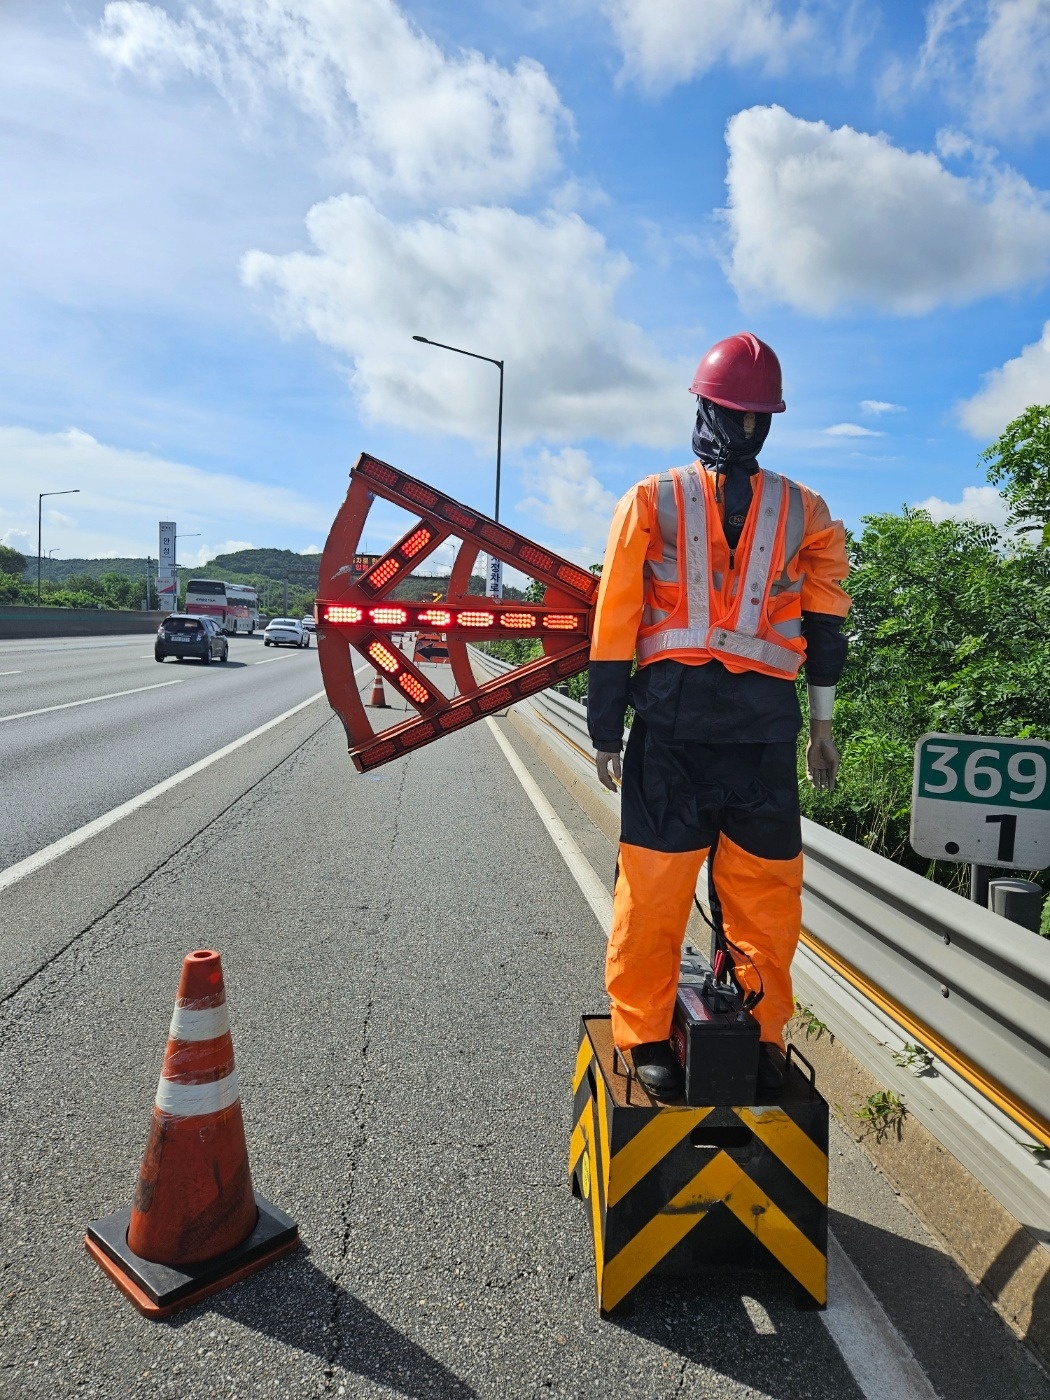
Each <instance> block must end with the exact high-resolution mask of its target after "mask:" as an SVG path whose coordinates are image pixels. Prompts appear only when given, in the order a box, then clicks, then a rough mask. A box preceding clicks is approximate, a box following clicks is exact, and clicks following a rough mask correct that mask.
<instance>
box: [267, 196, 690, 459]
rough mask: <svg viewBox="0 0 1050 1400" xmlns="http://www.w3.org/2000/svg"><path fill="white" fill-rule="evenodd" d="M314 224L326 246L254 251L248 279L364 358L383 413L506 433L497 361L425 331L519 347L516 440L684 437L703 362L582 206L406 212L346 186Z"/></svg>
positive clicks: (295, 324)
mask: <svg viewBox="0 0 1050 1400" xmlns="http://www.w3.org/2000/svg"><path fill="white" fill-rule="evenodd" d="M307 228H308V230H309V233H310V237H311V240H312V242H313V244H314V247H315V249H316V252H312V253H291V254H288V255H285V256H273V255H270V254H267V253H262V252H251V253H249V254H247V256H246V257H245V258H244V260H243V264H242V273H243V276H244V280H245V282H246V283H247V284H248V286H250V287H254V288H266V289H272V290H273V291H274V292H275V293H276V296H277V301H276V311H277V315H278V318H279V320H280V322H281V324H282V325H283V326H284V327H285V328H287V329H289V330H293V331H301V330H307V331H310V332H312V333H313V334H314V335H315V336H317V338H318V339H319V340H320V341H322V342H323V343H324V344H325V345H329V346H332V347H333V348H335V349H336V350H338V351H340V352H341V353H342V354H345V355H347V356H348V357H349V358H350V359H352V361H353V372H352V375H351V383H352V385H353V388H354V389H355V390H356V392H357V394H358V396H359V399H360V403H361V407H362V410H363V412H364V413H365V415H366V416H367V417H368V418H370V419H372V420H374V421H383V422H389V423H395V424H397V425H399V426H400V427H403V428H408V429H411V430H415V431H427V432H430V433H433V432H443V433H456V434H460V435H466V436H473V437H476V438H479V439H482V440H485V441H489V442H491V440H492V437H493V436H494V433H495V426H496V423H495V417H496V396H497V378H496V371H495V370H494V369H493V368H492V367H491V366H488V365H484V364H479V363H478V362H477V361H476V360H475V361H472V360H469V359H465V358H464V357H463V356H461V355H455V354H451V353H449V352H448V351H445V350H439V349H435V348H433V347H431V346H423V345H416V344H414V343H413V342H412V340H411V337H412V335H413V334H419V335H430V336H432V337H433V339H435V340H441V341H444V342H445V343H446V344H451V345H458V346H462V347H463V348H465V349H467V350H472V351H475V352H477V353H479V354H483V355H491V356H493V357H494V358H503V359H505V361H506V366H507V367H506V407H505V418H504V431H505V433H506V435H507V437H508V438H509V439H511V440H517V441H518V442H526V441H529V440H531V439H535V438H543V439H546V440H548V441H554V442H557V441H565V440H569V439H574V438H580V437H584V436H599V437H603V438H607V439H612V440H615V441H619V442H625V443H627V442H634V443H647V444H653V445H661V444H666V443H669V442H671V441H673V440H675V439H676V438H677V437H680V436H681V432H682V422H683V420H684V418H686V417H687V416H688V401H687V399H686V395H685V385H686V384H688V382H689V380H688V377H687V375H688V368H687V367H685V366H682V365H674V364H671V363H669V362H667V361H666V360H663V359H661V358H660V356H659V355H658V353H657V352H656V350H655V349H654V348H653V346H652V345H651V344H650V343H649V341H648V340H647V338H646V337H645V335H644V334H643V333H642V331H641V330H640V329H639V328H638V327H637V326H635V325H633V324H631V323H630V322H628V321H625V320H622V319H621V318H620V317H619V316H618V315H617V312H616V308H615V296H616V292H617V289H618V287H619V285H620V283H621V282H622V281H623V279H624V278H625V277H626V276H627V274H628V272H629V270H630V264H629V263H628V261H627V259H626V258H625V257H623V256H622V255H619V254H614V253H611V252H610V251H609V249H608V248H607V247H606V245H605V242H604V240H603V238H602V236H601V235H600V234H599V233H598V232H597V230H595V229H594V228H592V227H591V226H590V225H588V224H587V223H585V222H584V221H583V220H582V219H581V218H579V217H578V216H577V215H574V214H555V213H550V212H548V213H547V214H545V215H542V216H540V217H530V216H526V215H523V214H518V213H515V212H514V211H513V210H511V209H504V208H477V207H476V208H469V209H455V210H452V211H450V212H448V213H446V214H445V215H444V217H443V218H442V219H440V220H434V221H430V220H423V219H421V220H418V221H416V222H413V223H402V224H398V223H395V222H393V221H391V220H389V219H387V218H385V217H384V216H383V215H382V214H381V213H379V211H378V210H377V209H376V208H375V207H374V205H372V204H371V203H370V202H369V201H368V200H367V199H365V198H364V197H363V196H360V195H357V196H351V195H341V196H339V197H338V198H335V199H330V200H326V201H325V202H324V203H322V204H318V205H315V206H314V208H313V209H311V210H310V213H309V215H308V217H307Z"/></svg>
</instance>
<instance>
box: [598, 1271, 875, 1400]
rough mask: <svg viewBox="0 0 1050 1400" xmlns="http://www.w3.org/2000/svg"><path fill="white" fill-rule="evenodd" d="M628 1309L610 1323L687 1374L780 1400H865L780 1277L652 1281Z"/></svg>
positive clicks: (715, 1275) (737, 1274)
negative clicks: (672, 1358) (714, 1376)
mask: <svg viewBox="0 0 1050 1400" xmlns="http://www.w3.org/2000/svg"><path fill="white" fill-rule="evenodd" d="M755 1304H757V1305H758V1307H757V1308H756V1307H755ZM626 1309H627V1310H625V1311H617V1312H614V1313H612V1314H611V1316H610V1317H609V1318H608V1320H607V1325H612V1326H616V1327H620V1328H622V1329H623V1331H625V1332H630V1333H632V1334H633V1335H634V1336H637V1337H644V1338H645V1339H646V1340H647V1341H650V1342H654V1343H656V1345H658V1346H660V1347H664V1348H666V1349H667V1350H668V1351H671V1352H674V1353H676V1354H677V1355H678V1356H680V1357H681V1358H682V1361H683V1363H684V1364H683V1372H682V1373H683V1376H684V1375H685V1372H686V1368H687V1367H688V1366H695V1367H697V1368H698V1370H699V1371H701V1372H716V1373H718V1374H720V1375H723V1376H726V1377H727V1378H729V1379H730V1380H732V1381H735V1382H736V1383H737V1384H738V1385H740V1386H746V1387H747V1388H748V1389H749V1390H753V1391H755V1392H757V1393H759V1394H762V1395H775V1396H776V1397H777V1400H863V1392H862V1391H861V1390H860V1388H859V1387H858V1386H857V1384H856V1382H855V1381H854V1380H853V1377H852V1376H851V1375H850V1373H849V1371H848V1370H847V1368H846V1365H845V1363H844V1362H843V1361H842V1359H841V1357H840V1356H839V1354H838V1352H837V1350H836V1348H835V1346H834V1343H833V1342H832V1340H831V1338H830V1337H829V1335H828V1333H827V1331H826V1330H825V1328H824V1327H823V1325H822V1323H821V1322H820V1320H819V1318H818V1316H817V1314H816V1313H815V1312H814V1311H812V1310H811V1309H809V1308H800V1307H799V1305H798V1293H797V1291H796V1289H795V1287H794V1285H793V1284H792V1283H791V1282H790V1281H789V1280H787V1279H786V1278H784V1279H781V1278H779V1277H777V1275H776V1274H773V1273H768V1274H767V1273H762V1272H750V1271H745V1270H724V1271H723V1270H718V1271H716V1270H712V1271H711V1272H710V1273H707V1274H704V1275H702V1276H700V1277H698V1278H696V1279H695V1280H686V1279H677V1280H674V1279H666V1280H657V1279H653V1280H652V1281H651V1282H650V1283H649V1284H648V1285H646V1284H645V1283H643V1284H642V1285H641V1287H640V1289H639V1290H638V1295H636V1301H635V1303H634V1306H633V1310H631V1304H630V1302H628V1303H627V1305H626ZM704 1393H705V1394H706V1393H707V1392H706V1391H705V1392H704ZM711 1393H712V1394H713V1393H714V1392H713V1391H712V1392H711Z"/></svg>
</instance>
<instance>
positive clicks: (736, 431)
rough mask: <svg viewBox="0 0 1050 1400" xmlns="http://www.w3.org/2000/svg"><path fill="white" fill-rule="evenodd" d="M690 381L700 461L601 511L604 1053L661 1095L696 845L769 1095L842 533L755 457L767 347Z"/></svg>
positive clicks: (829, 761)
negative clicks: (805, 736)
mask: <svg viewBox="0 0 1050 1400" xmlns="http://www.w3.org/2000/svg"><path fill="white" fill-rule="evenodd" d="M690 392H691V393H693V394H695V395H696V396H697V415H696V427H695V430H694V432H693V453H694V455H695V456H696V458H697V459H698V460H697V461H696V462H694V463H692V464H690V465H689V466H686V467H676V468H673V469H672V470H670V471H666V472H661V473H659V474H657V475H654V476H650V477H647V478H646V479H645V480H644V481H641V482H639V483H638V485H637V486H634V487H632V488H631V490H629V491H628V492H627V494H626V495H625V496H624V497H623V499H622V500H621V501H620V503H619V504H618V506H617V507H616V512H615V514H614V516H613V521H612V527H611V529H610V531H609V543H608V548H607V551H606V555H605V563H604V566H603V569H602V578H601V587H600V590H599V593H598V604H597V612H596V616H595V624H594V632H593V636H592V641H591V653H590V667H589V672H588V697H587V710H588V726H589V729H590V735H591V741H592V742H593V744H594V747H595V750H596V765H597V770H598V777H599V779H600V781H601V782H602V783H603V784H604V786H606V787H607V788H610V789H612V790H614V791H615V781H614V780H618V779H620V778H621V776H622V786H621V789H620V795H621V827H620V846H619V861H618V865H617V875H616V887H615V891H614V896H613V922H612V931H611V934H610V938H609V945H608V952H607V957H606V969H605V972H606V988H607V990H608V993H609V999H610V1002H611V1010H612V1031H613V1038H614V1040H615V1042H616V1045H617V1047H618V1048H619V1049H620V1050H621V1051H623V1052H624V1053H625V1054H626V1053H627V1052H630V1056H631V1060H632V1063H633V1068H634V1072H635V1074H636V1075H637V1077H638V1078H639V1079H640V1080H641V1082H642V1083H643V1084H644V1085H645V1087H646V1088H647V1089H648V1090H649V1091H650V1093H652V1094H653V1095H654V1096H656V1097H659V1098H676V1097H677V1096H678V1095H679V1094H680V1092H681V1089H682V1078H681V1071H680V1069H679V1067H678V1062H677V1060H676V1059H675V1057H674V1054H673V1052H672V1049H671V1046H670V1041H669V1037H670V1032H671V1018H672V1015H673V1012H674V1003H675V994H676V990H677V985H678V972H679V960H680V955H681V946H682V940H683V938H684V935H685V928H686V923H687V921H688V918H689V913H690V910H691V908H692V902H693V895H694V891H695V888H696V882H697V877H698V875H699V872H700V868H701V865H702V864H703V862H704V860H705V858H708V853H709V852H710V853H711V854H710V862H711V876H712V879H713V884H714V888H715V892H716V894H717V897H718V902H719V903H720V905H721V909H722V914H723V918H724V926H725V934H726V937H727V939H728V941H729V943H730V945H731V947H732V949H733V959H734V962H735V964H736V975H737V979H738V981H739V982H740V984H741V987H742V988H743V990H744V991H745V992H746V993H749V994H750V993H759V992H761V994H762V995H761V998H760V1000H759V1001H758V1002H757V1005H756V1006H755V1007H754V1011H753V1014H754V1016H755V1018H756V1020H757V1021H758V1023H759V1028H760V1034H761V1049H760V1058H759V1088H760V1090H761V1091H762V1092H763V1093H764V1094H766V1095H775V1094H776V1093H777V1092H778V1091H779V1089H780V1087H781V1084H782V1081H783V1069H784V1059H783V1054H782V1052H783V1048H784V1038H783V1037H784V1027H785V1025H786V1024H787V1021H788V1019H789V1018H790V1016H791V1014H792V1011H793V999H792V991H791V976H790V967H791V960H792V957H793V956H794V953H795V947H796V944H797V943H798V938H799V933H800V928H801V916H802V904H801V897H802V828H801V818H800V813H799V797H798V779H797V770H796V744H797V739H798V734H799V731H800V729H801V727H802V712H801V708H800V705H799V701H798V694H797V690H796V686H795V677H796V675H797V674H798V672H799V670H800V668H802V667H803V666H804V667H805V673H806V680H807V683H808V697H809V745H808V747H807V750H806V768H807V772H808V775H809V778H810V781H811V782H812V783H813V784H814V785H815V786H816V787H818V788H829V789H830V788H832V787H834V784H835V776H836V773H837V771H838V763H839V757H838V753H837V751H836V748H835V744H834V741H833V739H832V732H831V718H832V708H833V705H834V699H835V686H836V683H837V681H838V679H839V676H840V674H841V672H842V668H843V665H844V663H845V658H846V639H845V637H844V636H843V634H842V621H843V619H844V618H845V616H846V613H847V612H848V610H849V598H848V596H847V595H846V593H845V592H844V591H843V588H842V584H843V581H844V580H845V578H846V576H847V573H848V564H847V560H846V543H845V532H844V530H843V526H842V523H841V521H837V520H832V518H831V515H830V513H829V511H828V508H827V506H826V505H825V504H824V502H823V500H822V499H821V498H820V496H818V495H816V494H815V493H814V492H813V491H810V490H808V489H807V488H806V487H805V486H800V485H798V484H797V483H795V482H793V481H789V480H788V479H787V478H786V477H783V476H780V475H779V474H778V473H776V472H773V471H767V470H766V469H765V468H763V467H760V466H759V464H758V460H757V459H758V454H759V452H760V451H761V450H762V446H763V444H764V442H765V440H766V435H767V434H768V432H769V428H770V423H771V421H772V415H773V414H774V413H782V412H783V411H784V407H785V405H784V402H783V399H782V397H781V371H780V363H779V361H778V360H777V357H776V355H775V354H774V353H773V351H772V350H771V349H770V347H769V346H768V345H766V344H765V343H764V342H763V341H761V340H759V339H758V337H757V336H754V335H751V334H749V333H745V334H740V335H734V336H730V337H729V338H728V339H727V340H722V341H719V342H718V344H717V345H715V346H713V347H712V348H711V349H710V350H709V351H708V352H707V354H706V355H705V356H704V358H703V360H701V362H700V365H699V367H698V369H697V371H696V375H695V376H694V379H693V383H692V384H691V386H690ZM632 667H634V668H635V669H634V674H633V676H632ZM628 705H631V706H633V708H634V712H635V718H634V722H633V724H632V727H631V731H630V737H629V739H628V742H627V749H626V753H625V754H624V758H623V766H622V774H621V763H620V749H621V746H622V741H623V730H624V723H625V717H626V712H627V707H628Z"/></svg>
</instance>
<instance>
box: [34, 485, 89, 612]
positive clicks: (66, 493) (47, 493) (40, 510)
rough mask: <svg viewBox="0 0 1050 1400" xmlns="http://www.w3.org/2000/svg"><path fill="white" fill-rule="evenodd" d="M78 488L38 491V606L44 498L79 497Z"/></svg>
mask: <svg viewBox="0 0 1050 1400" xmlns="http://www.w3.org/2000/svg"><path fill="white" fill-rule="evenodd" d="M79 495H80V487H79V486H74V487H72V488H71V489H70V490H69V491H39V492H37V500H36V601H37V606H38V607H39V605H40V550H41V546H42V544H43V538H42V536H43V529H44V525H43V520H44V497H45V496H79Z"/></svg>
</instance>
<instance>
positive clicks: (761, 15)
mask: <svg viewBox="0 0 1050 1400" xmlns="http://www.w3.org/2000/svg"><path fill="white" fill-rule="evenodd" d="M603 9H604V10H605V12H606V14H607V15H608V17H609V20H610V22H611V24H612V27H613V32H614V33H615V35H616V38H617V41H618V42H619V45H620V48H621V50H622V51H623V59H624V76H626V77H629V78H632V79H634V80H635V81H637V82H639V83H640V84H642V85H643V86H645V87H650V88H662V87H670V86H672V85H673V84H675V83H682V82H686V81H687V80H688V79H690V78H695V77H701V76H702V75H703V74H704V73H707V72H709V71H710V70H711V69H712V68H716V67H720V66H722V65H724V64H729V65H732V66H733V67H737V68H746V69H747V70H748V71H749V72H753V71H754V70H755V69H756V68H759V69H761V68H764V69H766V70H767V71H771V72H783V71H785V69H787V68H788V67H789V66H790V65H791V64H792V63H793V62H797V61H799V60H803V59H805V58H806V57H808V56H809V55H810V54H811V52H812V47H813V45H814V43H815V39H816V25H815V23H814V21H813V19H812V18H811V16H810V15H809V14H808V13H807V11H806V9H805V7H802V6H799V7H797V8H796V9H795V13H794V14H793V15H792V16H791V18H790V19H789V18H787V17H786V15H785V13H784V6H782V5H781V4H780V3H779V0H704V2H703V4H701V5H698V4H696V3H695V0H658V3H654V0H603Z"/></svg>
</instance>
